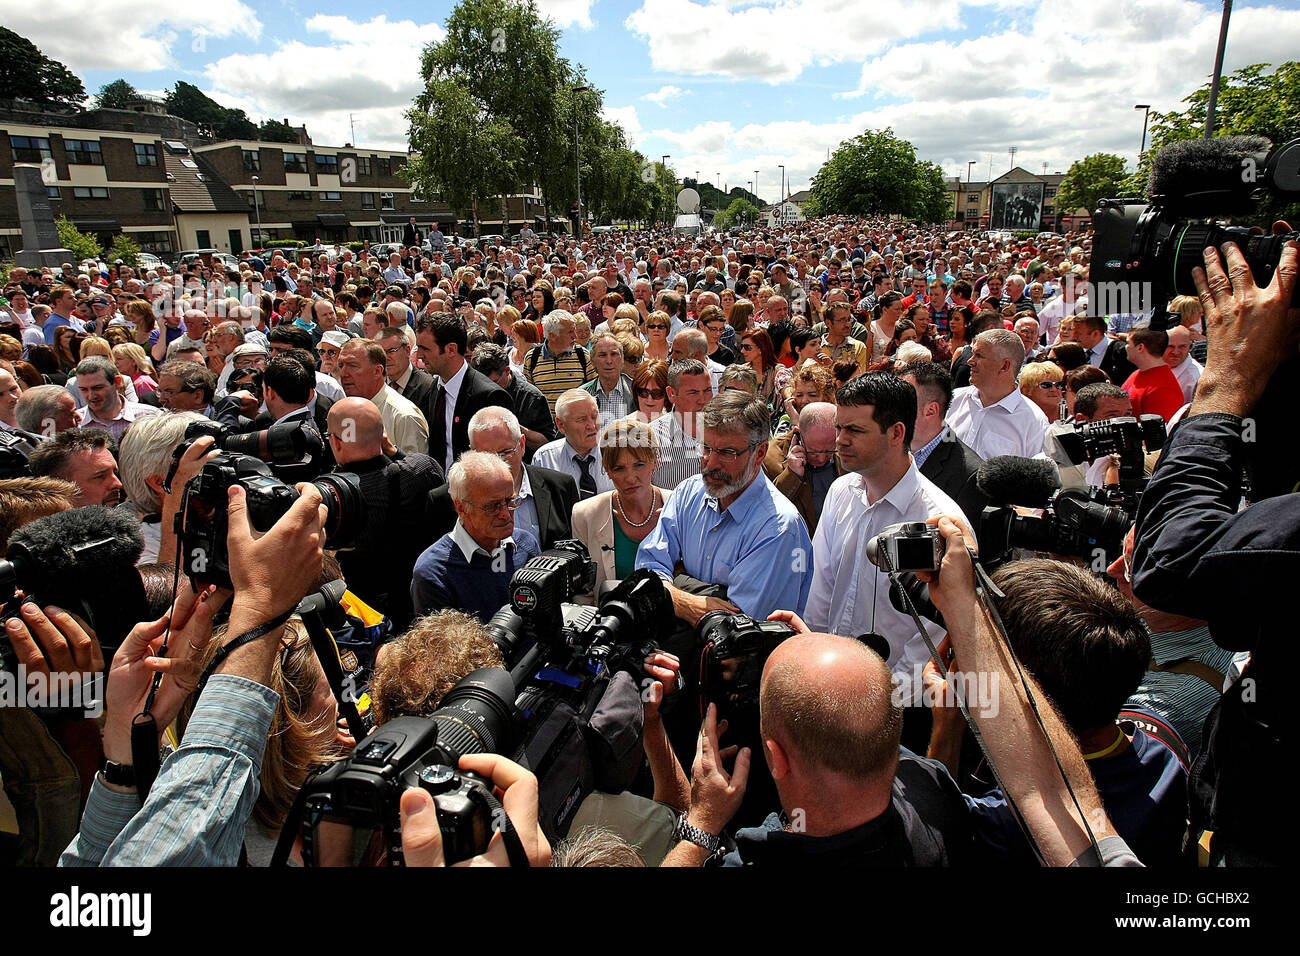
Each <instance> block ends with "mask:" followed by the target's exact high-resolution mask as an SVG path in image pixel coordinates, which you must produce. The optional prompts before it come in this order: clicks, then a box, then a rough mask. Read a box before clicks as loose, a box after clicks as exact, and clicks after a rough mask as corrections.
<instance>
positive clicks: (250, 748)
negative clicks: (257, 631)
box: [59, 674, 280, 866]
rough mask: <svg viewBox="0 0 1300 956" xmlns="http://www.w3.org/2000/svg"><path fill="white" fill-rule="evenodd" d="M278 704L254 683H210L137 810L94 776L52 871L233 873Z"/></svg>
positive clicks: (218, 678) (133, 799) (135, 801)
mask: <svg viewBox="0 0 1300 956" xmlns="http://www.w3.org/2000/svg"><path fill="white" fill-rule="evenodd" d="M279 702H280V695H279V694H277V693H276V692H275V691H273V690H271V689H270V688H269V687H265V686H263V685H262V684H259V683H257V682H256V681H252V680H248V679H247V678H244V677H235V676H234V675H232V674H215V675H213V677H212V679H211V680H209V681H208V683H207V686H206V687H205V688H204V689H203V693H202V695H201V696H200V697H199V702H198V705H197V706H196V707H195V708H194V715H193V716H192V717H191V718H190V721H189V724H188V725H187V726H186V728H185V737H184V739H183V740H182V741H181V746H180V749H178V750H177V751H176V752H175V753H173V754H172V755H171V756H170V757H168V758H167V761H166V762H165V763H164V764H163V766H162V770H161V771H160V772H159V774H158V778H157V779H156V780H155V781H154V784H153V787H152V788H151V789H150V790H149V797H148V799H147V800H145V803H144V806H143V807H142V806H140V798H139V797H138V796H137V795H136V794H134V793H117V792H115V791H112V790H109V789H108V788H107V787H106V786H104V784H103V783H102V782H101V781H100V778H99V775H98V774H96V776H95V782H94V784H93V786H92V787H91V789H90V797H89V798H88V799H87V801H86V810H85V812H84V813H83V814H82V817H81V830H80V832H78V833H77V837H76V839H75V840H73V841H72V843H71V844H69V845H68V848H67V849H66V850H64V851H63V856H62V857H60V858H59V866H235V865H236V864H237V863H238V862H239V854H240V850H241V849H242V848H243V845H244V825H245V824H246V822H247V821H248V817H249V815H250V814H251V813H252V812H253V804H254V803H256V802H257V794H258V790H259V787H260V783H259V776H260V774H261V772H262V755H263V753H264V752H265V751H266V738H267V734H268V733H269V732H270V730H271V718H272V716H274V714H275V708H276V706H277V705H278V704H279Z"/></svg>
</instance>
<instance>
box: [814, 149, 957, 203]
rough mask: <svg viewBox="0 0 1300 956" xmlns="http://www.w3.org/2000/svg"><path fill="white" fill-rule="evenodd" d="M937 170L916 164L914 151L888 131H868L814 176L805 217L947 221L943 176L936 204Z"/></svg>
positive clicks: (926, 164) (922, 164) (832, 158)
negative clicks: (940, 191)
mask: <svg viewBox="0 0 1300 956" xmlns="http://www.w3.org/2000/svg"><path fill="white" fill-rule="evenodd" d="M937 168H938V167H935V166H934V164H932V163H918V162H917V159H916V149H915V148H914V147H913V146H912V144H911V143H909V142H907V141H906V140H902V139H899V138H898V137H897V136H895V135H894V131H893V130H892V129H884V130H879V131H877V130H867V131H866V132H864V133H861V134H860V135H858V136H856V137H854V138H853V139H851V140H846V141H845V142H843V143H840V145H839V148H838V149H836V150H835V152H834V153H832V154H831V158H830V159H829V160H827V161H826V163H825V164H823V166H822V168H821V169H820V170H818V171H817V175H816V176H814V177H813V182H812V190H811V192H812V195H811V196H810V198H809V204H810V211H809V213H808V214H809V215H816V216H823V215H851V216H880V215H901V216H906V217H908V218H913V219H924V220H927V221H932V222H934V221H938V220H939V219H944V218H947V216H946V215H945V214H944V213H943V212H942V210H943V209H946V208H947V206H948V197H947V187H946V186H943V175H942V172H941V171H940V172H939V174H938V180H937V183H938V185H939V186H940V187H941V188H942V189H943V193H944V195H943V199H942V201H941V202H940V201H939V200H938V197H937V193H936V190H935V185H936V180H935V172H934V171H935V170H936V169H937Z"/></svg>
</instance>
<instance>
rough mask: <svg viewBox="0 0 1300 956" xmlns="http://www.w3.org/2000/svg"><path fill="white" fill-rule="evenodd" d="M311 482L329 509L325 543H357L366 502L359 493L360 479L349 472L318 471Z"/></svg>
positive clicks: (340, 545)
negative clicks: (321, 472) (329, 472)
mask: <svg viewBox="0 0 1300 956" xmlns="http://www.w3.org/2000/svg"><path fill="white" fill-rule="evenodd" d="M312 484H313V485H314V486H315V487H316V490H317V491H319V492H320V496H321V498H322V499H323V500H324V503H325V509H326V511H327V512H328V513H327V515H326V517H325V544H326V547H329V548H332V549H336V550H337V549H338V548H348V547H351V546H352V545H354V544H356V542H357V538H359V537H360V536H361V529H362V527H363V526H364V525H365V520H366V502H365V499H364V498H362V496H361V479H359V478H358V477H357V476H356V475H354V474H351V473H349V472H336V473H334V474H329V475H321V476H320V477H319V478H317V479H316V480H315V481H313V482H312Z"/></svg>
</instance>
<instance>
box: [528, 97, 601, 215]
mask: <svg viewBox="0 0 1300 956" xmlns="http://www.w3.org/2000/svg"><path fill="white" fill-rule="evenodd" d="M589 89H591V87H589V86H575V87H574V88H573V172H574V175H575V176H576V177H577V180H578V222H577V224H576V226H575V229H576V230H577V232H576V235H577V237H578V238H579V239H581V238H582V143H581V141H580V140H579V139H578V94H579V93H586V92H587V91H588V90H589ZM508 201H509V200H507V202H508Z"/></svg>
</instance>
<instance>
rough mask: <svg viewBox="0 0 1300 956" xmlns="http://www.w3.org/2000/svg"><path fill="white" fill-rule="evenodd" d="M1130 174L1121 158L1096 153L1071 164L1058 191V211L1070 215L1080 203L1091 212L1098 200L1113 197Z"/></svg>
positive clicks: (1118, 192) (1118, 193) (1117, 194)
mask: <svg viewBox="0 0 1300 956" xmlns="http://www.w3.org/2000/svg"><path fill="white" fill-rule="evenodd" d="M1127 175H1128V172H1127V170H1125V168H1124V160H1123V158H1122V157H1119V156H1116V155H1115V154H1114V153H1093V154H1092V155H1091V156H1085V157H1084V158H1083V159H1079V160H1076V161H1074V162H1073V163H1071V164H1070V168H1069V169H1068V170H1066V172H1065V178H1064V179H1063V180H1061V185H1060V187H1058V188H1057V190H1056V211H1057V212H1059V213H1061V214H1062V215H1070V214H1072V213H1073V212H1074V211H1075V210H1076V209H1078V208H1079V207H1080V206H1082V207H1083V208H1084V209H1087V210H1088V212H1089V213H1091V212H1092V211H1093V210H1094V209H1096V208H1097V201H1098V200H1099V199H1114V198H1116V197H1117V196H1119V195H1120V191H1119V190H1120V187H1121V184H1122V183H1123V182H1124V178H1125V176H1127Z"/></svg>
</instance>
